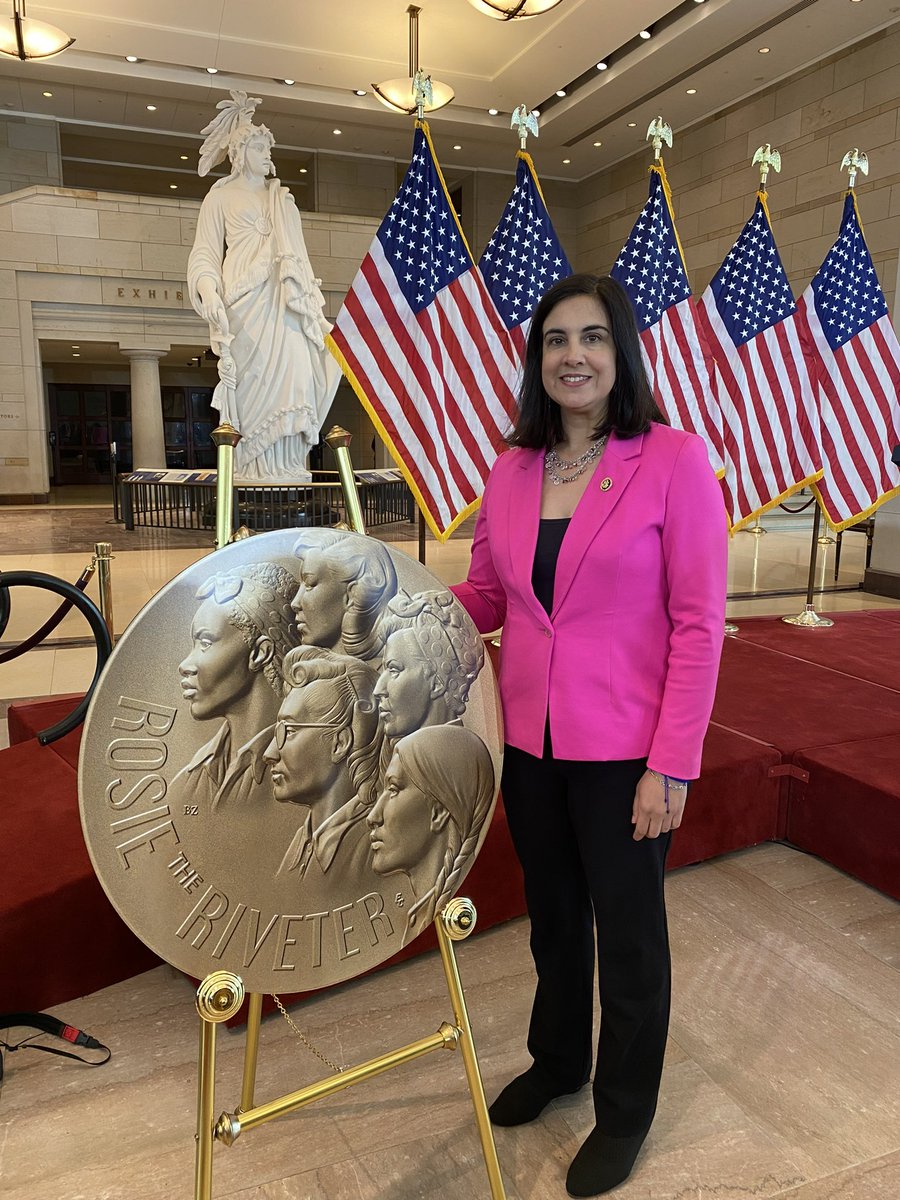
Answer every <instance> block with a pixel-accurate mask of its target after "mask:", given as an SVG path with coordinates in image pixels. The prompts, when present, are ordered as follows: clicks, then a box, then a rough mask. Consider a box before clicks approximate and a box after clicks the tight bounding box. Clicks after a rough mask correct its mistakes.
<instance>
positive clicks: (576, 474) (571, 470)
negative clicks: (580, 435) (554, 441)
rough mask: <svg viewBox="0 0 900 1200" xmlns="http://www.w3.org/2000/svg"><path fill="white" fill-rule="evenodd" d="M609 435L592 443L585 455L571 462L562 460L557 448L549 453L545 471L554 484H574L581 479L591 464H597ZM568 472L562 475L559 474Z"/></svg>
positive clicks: (546, 458)
mask: <svg viewBox="0 0 900 1200" xmlns="http://www.w3.org/2000/svg"><path fill="white" fill-rule="evenodd" d="M608 437H609V434H608V433H607V434H604V435H603V437H602V438H599V439H598V440H597V441H596V442H591V444H590V446H588V448H587V450H585V452H584V454H582V455H580V456H579V457H578V458H573V459H572V460H571V461H570V460H568V459H565V458H560V456H559V453H558V452H557V450H556V448H555V447H554V449H552V450H548V451H547V455H546V457H545V459H544V470H545V471H546V472H547V474H548V475H549V476H550V479H551V481H552V482H553V483H554V484H560V483H574V482H575V480H576V479H578V478H580V476H582V475H583V474H584V473H585V471H586V470H587V469H588V467H589V466H590V465H591V463H593V462H595V461H596V460H597V459H598V458H599V457H600V455H601V454H602V453H603V447H604V446H605V445H606V442H607V439H608ZM560 471H564V472H568V473H567V474H564V475H561V474H560V473H559V472H560Z"/></svg>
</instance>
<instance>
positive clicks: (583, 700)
mask: <svg viewBox="0 0 900 1200" xmlns="http://www.w3.org/2000/svg"><path fill="white" fill-rule="evenodd" d="M543 464H544V455H543V453H542V452H539V451H536V450H520V449H515V450H509V451H507V452H506V453H504V454H502V455H501V456H500V458H499V459H498V460H497V462H496V463H495V464H494V467H493V470H492V471H491V475H490V478H489V480H488V483H487V487H486V488H485V493H484V499H483V501H482V505H481V512H480V513H479V517H478V522H477V525H476V528H475V537H474V541H473V543H472V561H471V565H470V568H469V575H468V579H467V580H466V582H465V583H461V584H458V585H457V586H456V587H454V588H453V589H452V590H453V591H454V592H455V594H456V595H457V597H458V598H459V600H460V601H461V602H462V604H463V605H464V606H465V608H466V609H467V611H468V612H469V614H470V615H471V616H472V618H473V620H474V621H475V624H476V625H477V626H478V628H479V629H480V630H481V632H482V633H487V632H490V631H492V630H494V629H498V628H500V627H501V626H502V627H503V637H502V640H501V650H500V692H501V696H502V700H503V714H504V722H505V726H506V741H507V742H508V743H509V744H510V745H511V746H516V747H517V748H518V749H520V750H524V751H526V753H528V754H532V755H535V756H536V757H540V756H541V754H542V753H543V745H544V728H545V723H546V720H547V713H548V711H549V716H550V735H551V740H552V745H553V753H554V755H555V757H557V758H563V759H579V760H589V761H597V760H604V759H625V758H644V757H647V758H648V760H649V765H650V766H651V767H652V768H654V770H657V771H661V772H664V773H666V774H668V775H673V776H677V777H678V778H681V779H693V778H695V777H696V776H697V775H698V774H699V771H700V752H701V749H702V746H703V738H704V735H705V733H706V729H707V725H708V724H709V716H710V712H711V711H712V704H713V697H714V694H715V688H716V677H717V674H718V669H719V658H720V656H721V652H722V641H723V638H724V630H725V590H726V569H727V543H728V535H727V526H726V520H725V507H724V504H723V501H722V493H721V489H720V487H719V484H718V482H717V480H716V478H715V475H714V474H713V471H712V469H711V467H710V465H709V461H708V459H707V456H706V450H705V447H704V445H703V442H702V441H701V439H700V438H699V437H696V436H695V435H693V434H688V433H684V432H682V431H681V430H678V429H672V428H670V427H669V426H666V425H658V424H654V425H653V426H652V428H651V429H650V430H649V432H647V433H645V434H642V435H639V436H638V437H634V438H618V437H616V436H612V437H611V438H610V440H609V442H608V444H607V447H606V450H605V452H604V454H603V458H602V459H601V461H600V464H599V466H598V468H597V470H596V472H595V474H594V477H593V479H592V480H591V482H590V484H589V485H588V488H587V491H586V492H585V493H584V496H583V497H582V499H581V501H580V502H579V505H578V508H577V509H576V511H575V515H574V516H573V517H572V520H571V522H570V524H569V527H568V530H567V531H566V536H565V540H564V541H563V544H562V549H561V551H560V555H559V561H558V564H557V571H556V584H555V589H554V593H553V612H552V614H551V616H550V618H549V619H548V617H547V614H546V613H545V612H544V610H543V608H542V607H541V605H540V603H539V602H538V600H537V598H536V596H535V595H534V591H533V589H532V586H531V570H532V565H533V561H534V551H535V546H536V544H537V533H538V521H539V519H540V503H541V482H542V477H543Z"/></svg>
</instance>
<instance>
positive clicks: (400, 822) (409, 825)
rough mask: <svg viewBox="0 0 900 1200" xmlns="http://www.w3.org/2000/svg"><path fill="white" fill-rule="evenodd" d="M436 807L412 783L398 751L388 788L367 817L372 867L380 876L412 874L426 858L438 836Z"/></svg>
mask: <svg viewBox="0 0 900 1200" xmlns="http://www.w3.org/2000/svg"><path fill="white" fill-rule="evenodd" d="M432 807H433V806H432V804H431V803H430V802H429V801H428V800H427V799H426V798H425V796H423V795H422V793H421V792H420V791H419V789H418V788H417V787H416V786H415V784H414V783H412V781H411V780H410V778H409V776H408V774H407V772H406V768H405V766H404V764H403V754H402V751H400V750H395V751H394V755H393V757H392V758H391V762H390V765H389V766H388V769H387V771H386V773H385V777H384V789H383V790H382V793H381V795H380V796H379V797H378V799H377V801H376V802H375V804H374V806H373V808H372V810H371V811H370V812H369V815H368V816H367V817H366V822H367V824H368V826H369V844H370V845H371V847H372V866H373V868H374V869H375V871H377V873H378V874H379V875H389V874H391V872H393V871H409V870H411V869H412V868H413V867H414V866H416V864H417V863H419V862H420V861H421V860H422V859H423V858H424V857H425V854H426V853H427V851H428V850H429V849H430V848H431V847H432V846H433V844H434V839H435V833H436V826H435V820H434V814H433V812H432Z"/></svg>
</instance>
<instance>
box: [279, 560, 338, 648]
mask: <svg viewBox="0 0 900 1200" xmlns="http://www.w3.org/2000/svg"><path fill="white" fill-rule="evenodd" d="M346 607H347V585H346V583H344V582H343V580H341V579H338V578H337V577H336V576H335V574H334V572H333V571H332V568H331V566H330V564H329V562H328V559H327V557H326V556H325V555H323V554H322V552H321V551H320V550H306V551H305V552H304V554H303V559H302V566H301V568H300V586H299V587H298V588H297V594H296V595H295V596H294V599H293V600H292V601H291V608H293V610H294V612H295V613H296V614H297V632H298V633H299V635H300V642H301V644H302V645H304V646H322V647H324V648H325V649H326V650H340V649H341V622H342V621H343V618H344V611H345V609H346Z"/></svg>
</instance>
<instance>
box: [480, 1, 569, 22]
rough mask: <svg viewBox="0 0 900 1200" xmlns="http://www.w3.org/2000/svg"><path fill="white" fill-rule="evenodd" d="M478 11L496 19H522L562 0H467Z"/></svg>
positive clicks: (539, 12) (535, 14) (537, 13)
mask: <svg viewBox="0 0 900 1200" xmlns="http://www.w3.org/2000/svg"><path fill="white" fill-rule="evenodd" d="M469 3H470V4H471V5H472V7H473V8H475V9H477V10H478V12H480V13H483V14H484V15H485V16H486V17H493V18H494V19H495V20H497V21H524V20H525V19H526V18H528V17H539V16H540V15H541V14H542V13H545V12H549V11H550V9H551V8H556V6H557V4H561V3H562V0H469Z"/></svg>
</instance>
